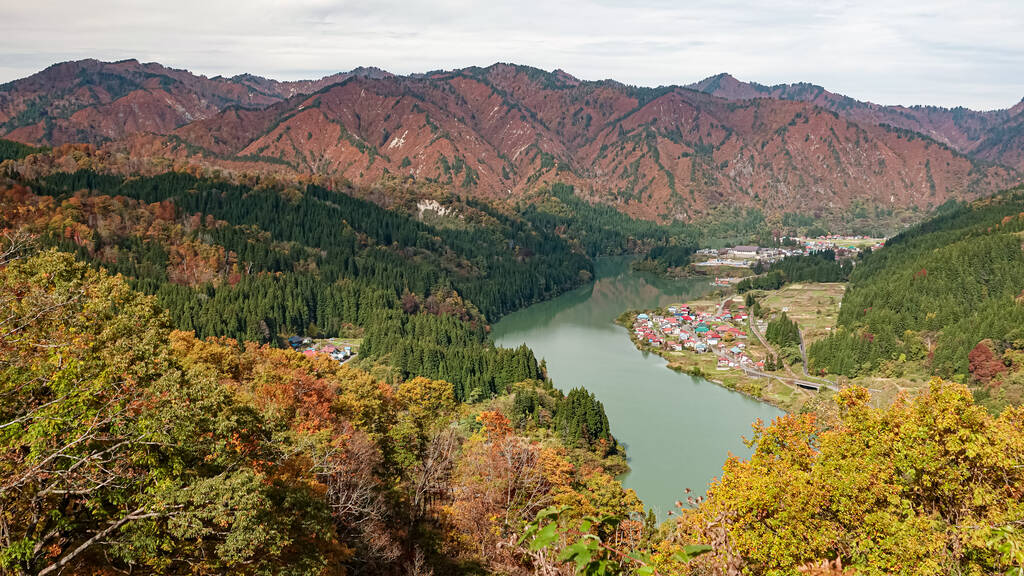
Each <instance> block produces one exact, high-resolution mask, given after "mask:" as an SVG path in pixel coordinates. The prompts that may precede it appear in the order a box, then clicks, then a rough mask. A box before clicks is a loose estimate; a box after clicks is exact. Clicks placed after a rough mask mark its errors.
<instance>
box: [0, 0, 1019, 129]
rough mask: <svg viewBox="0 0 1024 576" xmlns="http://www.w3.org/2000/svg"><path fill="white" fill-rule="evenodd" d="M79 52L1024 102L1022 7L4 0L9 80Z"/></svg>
mask: <svg viewBox="0 0 1024 576" xmlns="http://www.w3.org/2000/svg"><path fill="white" fill-rule="evenodd" d="M82 58H97V59H100V60H121V59H127V58H136V59H138V60H140V61H143V62H160V63H161V64H164V65H166V66H170V67H173V68H185V69H188V70H191V71H192V72H194V73H198V74H205V75H207V76H215V75H225V76H230V75H234V74H240V73H243V72H249V73H253V74H258V75H261V76H266V77H270V78H276V79H278V80H298V79H307V78H318V77H321V76H324V75H327V74H331V73H334V72H340V71H347V70H351V69H352V68H355V67H358V66H377V67H379V68H383V69H385V70H388V71H390V72H393V73H396V74H409V73H413V72H426V71H430V70H438V69H452V68H462V67H466V66H487V65H490V64H493V63H494V62H514V63H517V64H528V65H531V66H536V67H538V68H543V69H546V70H553V69H562V70H565V71H566V72H569V73H570V74H572V75H574V76H576V77H578V78H581V79H585V80H601V79H606V78H612V79H615V80H618V81H620V82H625V83H627V84H636V85H641V86H659V85H669V84H689V83H691V82H696V81H698V80H700V79H702V78H705V77H707V76H711V75H714V74H717V73H720V72H728V73H730V74H732V75H733V76H736V77H737V78H739V79H741V80H747V81H756V82H760V83H762V84H776V83H788V82H812V83H814V84H820V85H822V86H824V87H826V88H828V89H829V90H831V91H833V92H838V93H841V94H846V95H848V96H852V97H854V98H857V99H859V100H869V101H872V102H877V103H880V104H904V105H910V104H932V105H939V106H950V107H951V106H967V107H969V108H974V109H995V108H1007V107H1010V106H1012V105H1014V104H1016V103H1017V102H1019V101H1020V100H1021V99H1022V97H1024V1H1021V0H1005V1H996V0H973V1H972V2H969V3H968V2H963V1H950V0H926V1H920V0H868V1H861V2H852V1H837V0H816V1H805V0H699V1H693V0H518V1H514V2H507V1H504V0H489V1H476V2H473V1H468V0H433V1H419V0H416V1H400V0H287V1H281V2H272V1H269V0H202V1H200V0H158V1H152V0H110V1H104V2H99V1H95V0H37V1H36V2H16V1H15V0H0V82H6V81H9V80H14V79H16V78H21V77H25V76H28V75H30V74H32V73H34V72H37V71H39V70H41V69H43V68H45V67H47V66H49V65H50V64H53V63H56V62H62V61H66V60H77V59H82Z"/></svg>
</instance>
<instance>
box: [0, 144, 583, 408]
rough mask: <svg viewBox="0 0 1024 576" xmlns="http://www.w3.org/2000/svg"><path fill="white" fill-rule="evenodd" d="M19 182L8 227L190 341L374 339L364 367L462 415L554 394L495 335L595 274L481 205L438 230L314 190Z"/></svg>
mask: <svg viewBox="0 0 1024 576" xmlns="http://www.w3.org/2000/svg"><path fill="white" fill-rule="evenodd" d="M85 160H88V158H85ZM6 166H7V167H8V168H9V169H10V170H11V172H9V173H8V177H9V180H8V181H7V182H5V183H4V184H3V186H2V187H0V188H2V189H0V198H2V201H0V220H2V225H3V226H4V227H6V228H10V229H23V230H26V231H28V232H31V233H33V234H35V235H37V236H38V238H39V242H42V243H43V244H45V245H52V246H57V247H60V248H62V249H65V250H68V251H71V252H73V253H75V254H77V255H78V256H79V257H80V258H82V259H84V260H86V261H88V262H91V263H93V264H94V265H96V266H103V267H105V268H107V269H109V270H112V271H114V272H118V273H122V274H124V275H125V276H126V277H127V278H128V279H129V280H130V281H131V282H132V284H133V285H134V286H135V287H137V288H139V289H141V290H143V291H145V292H148V293H151V294H155V295H156V296H157V298H158V301H159V302H160V304H161V305H162V306H163V307H165V308H166V309H167V310H168V311H169V312H170V315H171V317H172V318H173V320H174V322H175V325H176V326H177V327H179V328H181V329H186V330H194V331H195V332H196V333H197V334H198V335H199V336H200V337H207V336H228V337H232V338H236V339H239V340H248V341H253V342H260V343H270V344H279V343H280V342H281V339H282V338H284V337H287V336H288V335H292V334H311V335H324V336H334V335H338V334H342V333H347V332H353V331H354V332H356V333H362V332H363V331H365V339H364V342H363V348H362V350H361V353H362V355H364V356H366V357H367V358H373V359H376V360H377V361H379V362H381V363H382V364H384V365H387V366H390V367H391V368H392V369H393V370H394V371H395V377H396V378H398V379H404V378H406V377H409V376H415V375H424V376H431V377H435V378H446V379H448V380H449V381H452V382H455V383H456V395H457V397H458V398H459V400H464V399H466V398H469V397H473V398H486V397H490V396H492V395H494V394H499V393H503V392H504V390H505V389H506V388H507V387H508V385H509V384H511V383H513V382H517V381H520V380H524V379H531V378H534V379H536V378H541V377H542V372H541V371H540V369H539V367H538V363H537V361H536V359H534V358H533V354H532V353H531V352H530V351H529V350H528V349H525V348H522V349H519V350H503V349H497V348H494V347H493V345H491V344H490V343H489V340H488V338H487V322H488V321H493V320H494V319H497V318H498V317H500V316H501V315H502V314H505V313H507V312H509V311H511V310H515V309H518V308H521V307H523V306H526V305H528V304H530V303H533V302H536V301H539V300H542V299H546V298H550V297H552V296H554V295H556V294H559V293H561V292H563V291H565V290H568V289H570V288H573V287H576V286H578V285H579V284H580V283H582V282H585V281H587V280H588V279H589V278H590V277H591V272H592V264H591V262H590V260H589V259H588V257H587V255H586V254H585V253H584V252H583V250H582V249H581V248H573V247H571V246H570V245H569V244H567V243H566V241H565V240H564V239H562V238H561V237H559V236H557V235H554V234H553V233H551V232H549V231H547V230H545V229H542V228H538V227H535V226H534V225H533V224H531V223H530V222H528V221H526V220H523V219H521V218H518V217H516V216H513V215H509V214H505V213H502V212H499V211H497V210H495V209H494V208H492V207H490V206H487V205H483V204H480V205H470V204H462V205H460V210H459V214H458V215H451V216H450V218H449V220H450V225H448V226H446V227H440V228H437V227H434V226H432V225H429V224H426V223H423V222H421V221H419V220H416V219H414V218H412V217H410V216H409V215H407V214H405V213H403V212H396V211H391V210H386V209H384V208H381V207H380V206H378V205H376V204H373V203H371V202H368V201H365V200H360V199H358V198H355V197H353V196H351V195H349V194H346V193H343V192H333V191H329V190H327V189H325V188H321V187H318V186H315V185H308V186H303V187H301V188H296V187H289V186H284V185H280V184H276V183H274V182H272V181H267V182H259V181H255V182H252V183H249V184H244V183H233V182H229V181H226V180H219V179H215V178H208V177H197V176H193V175H191V174H187V173H180V172H167V173H164V174H160V175H156V176H144V177H140V176H135V177H124V176H120V175H114V174H105V173H99V172H95V171H92V170H86V169H74V171H72V172H62V171H59V170H56V171H49V170H48V171H45V172H39V171H38V170H37V171H36V172H34V176H33V177H31V178H27V177H25V176H21V175H19V174H18V173H17V169H18V166H19V165H18V164H17V163H10V162H9V163H7V164H6Z"/></svg>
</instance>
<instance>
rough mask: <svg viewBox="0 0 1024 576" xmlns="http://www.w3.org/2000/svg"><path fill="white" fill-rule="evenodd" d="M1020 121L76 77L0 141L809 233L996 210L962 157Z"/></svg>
mask: <svg viewBox="0 0 1024 576" xmlns="http://www.w3.org/2000/svg"><path fill="white" fill-rule="evenodd" d="M76 70H78V71H77V72H76ZM111 77H116V78H118V80H117V81H116V82H115V81H113V80H111V79H110V78H111ZM47 86H50V87H51V88H50V89H46V88H45V87H47ZM44 90H45V96H44V95H43V94H44ZM718 96H723V97H718ZM33 99H35V100H33ZM1017 108H1024V107H1021V106H1018V107H1017ZM1017 108H1015V109H1014V110H1009V111H1003V112H1001V113H999V114H996V113H975V112H971V111H966V112H957V113H956V114H957V116H956V118H955V119H954V120H950V119H949V118H950V116H949V114H952V113H953V112H949V111H946V112H949V114H947V113H946V112H942V111H941V110H942V109H931V108H928V109H924V108H922V109H918V108H913V109H906V110H911V111H914V113H913V114H910V113H907V114H904V113H903V110H904V109H900V110H896V109H894V108H892V107H881V106H877V105H873V104H866V103H859V102H857V101H855V100H852V99H848V98H845V97H841V96H837V95H833V94H830V93H828V92H826V91H824V90H823V89H820V88H818V87H814V86H811V85H794V86H783V87H771V88H768V87H760V86H757V85H749V84H743V83H739V82H737V81H735V79H732V78H731V77H728V76H721V77H715V79H708V80H705V81H704V82H702V83H699V84H697V85H694V86H693V87H690V88H684V87H662V88H656V89H652V88H637V87H632V86H626V85H623V84H619V83H617V82H614V81H599V82H588V81H581V80H578V79H576V78H574V77H572V76H570V75H568V74H566V73H564V72H561V71H556V72H545V71H542V70H537V69H534V68H529V67H524V66H514V65H508V64H495V65H493V66H490V67H488V68H466V69H462V70H455V71H450V72H436V73H431V74H428V75H416V76H408V77H402V76H393V75H390V74H387V73H385V72H382V71H379V70H373V69H369V70H368V69H360V70H356V71H353V72H351V73H347V74H341V75H336V76H332V77H327V78H324V79H322V80H320V81H316V82H305V83H302V82H299V83H276V82H274V81H271V80H266V79H262V78H257V77H253V76H238V77H234V78H231V79H225V78H212V79H209V78H205V77H202V76H192V75H190V74H188V73H187V72H183V71H177V70H170V69H167V68H164V67H162V66H159V65H157V64H138V63H137V62H134V61H128V62H120V63H114V64H104V63H100V62H95V61H84V62H79V63H69V64H62V65H57V66H54V67H51V68H49V69H47V70H46V71H44V72H41V73H39V74H37V75H35V76H32V77H30V78H27V79H24V80H19V81H17V82H14V83H11V84H8V85H6V86H4V87H3V89H0V121H3V119H4V118H5V117H6V118H8V120H7V121H6V123H4V124H3V125H2V127H0V134H3V133H5V132H6V134H7V136H8V137H12V138H16V139H19V140H24V141H28V142H36V143H39V142H43V143H47V142H48V143H54V142H57V143H59V142H64V141H69V140H75V139H77V140H83V141H91V142H99V141H105V140H115V141H114V142H110V143H108V144H107V145H106V146H105V148H106V149H107V150H109V151H111V152H124V153H128V154H129V156H131V157H133V158H169V159H171V160H173V161H174V162H176V163H192V164H201V165H204V166H207V167H217V168H225V169H230V170H235V171H247V172H248V171H253V172H263V173H275V174H282V175H284V174H287V175H289V176H296V175H300V176H310V177H312V176H316V177H320V176H330V177H338V176H343V177H344V178H346V179H348V180H349V181H352V182H355V183H358V184H374V183H376V182H378V181H380V180H381V179H382V178H384V177H385V176H388V175H400V176H403V177H413V178H415V179H416V180H417V181H428V180H429V181H434V182H437V183H438V184H439V185H442V186H445V187H447V188H450V189H452V190H454V191H456V192H458V193H460V194H465V195H468V196H478V197H487V198H492V199H493V198H501V199H507V198H512V199H518V198H522V197H524V196H526V195H527V194H528V193H530V192H532V191H533V190H535V189H537V188H539V187H541V186H543V185H544V184H547V183H551V182H556V181H560V182H566V183H569V184H573V185H575V186H576V189H577V192H578V193H580V194H581V195H583V196H585V197H588V198H590V199H592V200H595V201H600V202H605V203H609V204H612V205H614V206H616V207H617V208H619V209H620V210H622V211H624V212H626V213H629V214H632V215H635V216H640V217H644V218H650V219H657V220H672V219H682V220H691V219H695V218H698V217H702V216H707V215H709V214H711V213H713V212H714V211H715V210H716V209H718V208H719V207H723V206H727V207H739V208H742V207H756V208H761V209H763V210H765V211H766V212H768V213H774V214H781V213H783V212H801V213H804V214H814V215H819V216H820V215H822V214H836V213H841V212H843V211H845V210H847V209H848V208H849V207H851V206H852V205H854V204H858V205H861V206H875V207H878V208H882V209H888V208H893V209H928V208H932V207H935V206H938V205H940V204H942V203H943V202H945V201H946V200H948V199H950V198H957V199H964V198H973V197H976V196H979V195H982V194H984V193H990V192H991V191H993V190H997V189H1000V188H1003V187H1005V186H1007V185H1009V184H1012V183H1014V182H1015V181H1017V179H1018V178H1019V175H1018V174H1017V173H1016V172H1015V171H1014V170H1013V169H1009V168H1006V167H1003V166H998V165H992V164H990V163H988V162H980V161H976V160H975V159H973V158H971V157H969V156H966V155H964V154H963V153H962V152H961V151H960V150H959V148H961V147H963V146H967V145H970V146H974V147H976V148H978V149H979V150H986V152H985V153H984V155H983V156H984V157H985V158H995V157H998V158H1000V159H1008V160H1007V161H1008V162H1009V161H1010V160H1012V158H1013V155H1014V154H1019V153H1020V152H1019V150H1018V149H1022V148H1024V142H1019V145H1018V142H1017V140H1014V138H1015V136H1013V134H1009V135H1008V136H1005V137H1004V138H1002V140H1000V142H1003V144H1002V145H1001V146H1002V147H1001V148H1000V147H999V146H997V145H996V144H995V142H996V140H994V139H993V138H992V137H988V138H982V137H981V136H979V134H981V133H982V132H983V131H985V130H989V128H990V127H991V126H993V125H994V123H995V122H996V120H998V119H999V118H1003V117H1006V118H1016V119H1018V120H1021V121H1024V115H1022V114H1020V113H1019V112H1020V110H1018V109H1017ZM65 111H67V112H68V113H65ZM908 114H909V116H908ZM904 117H914V118H920V119H921V120H919V121H914V122H915V123H911V122H910V121H909V120H904V121H898V120H899V119H900V118H904ZM929 118H930V120H928V122H925V120H924V119H929ZM944 118H945V119H944ZM954 128H955V130H954ZM942 130H945V132H943V131H942ZM918 132H923V133H924V134H926V136H925V135H922V134H921V133H918ZM1016 138H1018V139H1020V138H1024V136H1018V137H1016ZM985 146H989V148H985ZM997 148H998V149H997ZM1011 163H1012V162H1011Z"/></svg>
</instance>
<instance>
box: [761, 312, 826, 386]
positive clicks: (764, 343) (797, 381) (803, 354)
mask: <svg viewBox="0 0 1024 576" xmlns="http://www.w3.org/2000/svg"><path fill="white" fill-rule="evenodd" d="M747 326H748V327H749V328H750V331H751V332H753V333H754V335H755V336H757V339H758V340H760V341H761V345H762V346H764V347H765V349H767V350H768V352H769V353H770V354H773V355H775V356H776V357H777V356H778V353H777V352H776V351H775V348H773V347H772V345H771V344H769V343H768V341H767V340H765V338H764V336H762V335H761V332H759V331H758V330H757V328H756V327H755V326H754V316H753V315H752V314H751V315H750V316H747ZM800 356H801V359H802V360H803V371H804V376H805V377H806V378H814V379H815V380H817V381H816V382H811V381H808V380H800V379H799V378H786V377H782V376H777V375H775V374H768V373H767V372H761V371H759V370H753V369H748V368H743V371H744V372H745V373H747V374H748V375H754V376H759V377H763V378H778V379H779V380H782V381H784V382H785V381H790V382H792V383H794V384H796V385H797V386H800V387H801V388H810V389H812V390H818V389H820V388H821V387H822V386H824V387H825V388H828V389H829V390H833V391H838V390H839V386H837V385H836V383H835V382H832V381H831V380H826V379H824V378H818V377H816V376H811V375H810V374H809V373H808V372H807V352H806V351H805V350H804V335H803V333H801V334H800Z"/></svg>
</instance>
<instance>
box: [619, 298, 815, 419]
mask: <svg viewBox="0 0 1024 576" xmlns="http://www.w3.org/2000/svg"><path fill="white" fill-rule="evenodd" d="M691 305H692V303H691ZM666 312H667V310H664V309H662V310H647V311H629V312H626V313H624V314H622V315H621V316H620V317H619V318H618V319H617V320H616V323H617V324H619V325H620V326H623V327H624V328H626V329H627V330H629V337H630V340H631V341H632V343H633V345H634V346H635V347H636V348H637V349H638V350H640V351H642V352H647V353H651V354H656V355H658V356H660V357H662V358H664V359H665V360H666V361H667V365H666V367H667V368H669V369H670V370H673V371H675V372H678V373H682V374H686V375H689V376H692V377H695V378H702V379H704V380H707V381H708V382H711V383H712V384H715V385H718V386H721V387H723V388H725V389H727V390H732V391H735V392H739V393H741V394H743V395H745V396H748V397H750V398H753V399H754V400H757V401H760V402H765V403H767V404H770V405H772V406H774V407H776V408H778V409H780V410H782V411H785V412H790V413H792V412H798V411H800V410H801V409H803V408H804V406H805V405H807V404H808V403H809V402H810V401H811V400H813V399H815V397H816V396H818V393H817V392H815V391H811V390H805V389H802V388H800V387H798V386H795V385H791V384H787V383H785V382H784V381H782V380H780V379H779V378H776V377H774V376H772V375H771V374H770V373H769V372H765V371H764V369H763V368H764V361H765V358H766V357H767V356H768V352H767V350H765V349H764V348H763V346H761V345H760V344H759V343H758V342H757V340H756V338H755V339H751V338H749V337H748V338H747V339H746V340H745V341H742V343H743V344H744V349H743V350H742V352H743V354H744V356H745V357H746V358H747V359H749V363H741V361H740V360H739V359H738V358H736V356H737V355H734V354H732V353H731V352H729V351H728V350H729V349H731V348H733V347H737V346H738V344H733V343H731V342H730V346H729V348H724V347H723V348H722V349H719V350H709V351H704V352H696V351H694V350H689V349H682V350H672V349H666V348H664V347H663V346H662V345H655V344H652V343H650V342H649V341H648V340H645V339H644V338H642V337H641V336H640V335H638V334H637V333H636V331H635V330H634V329H633V327H634V323H635V322H636V319H637V316H639V315H642V314H647V315H648V316H652V317H664V316H663V314H665V313H666ZM751 340H752V341H751ZM719 352H721V353H719ZM729 356H733V358H732V361H731V363H732V366H730V365H729V364H730V361H729ZM722 358H725V359H726V362H725V363H724V365H722V364H720V360H721V359H722ZM755 371H756V372H760V373H762V374H764V375H754V373H755Z"/></svg>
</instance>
